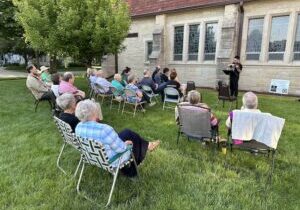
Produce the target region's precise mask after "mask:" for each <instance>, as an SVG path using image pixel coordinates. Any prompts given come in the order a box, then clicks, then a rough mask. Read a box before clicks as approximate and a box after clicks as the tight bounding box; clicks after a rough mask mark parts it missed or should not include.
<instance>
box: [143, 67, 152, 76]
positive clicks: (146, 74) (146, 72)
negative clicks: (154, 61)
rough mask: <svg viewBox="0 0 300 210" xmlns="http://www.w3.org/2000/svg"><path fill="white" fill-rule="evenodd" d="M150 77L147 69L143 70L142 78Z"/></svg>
mask: <svg viewBox="0 0 300 210" xmlns="http://www.w3.org/2000/svg"><path fill="white" fill-rule="evenodd" d="M150 76H151V72H150V70H149V69H145V70H144V77H150Z"/></svg>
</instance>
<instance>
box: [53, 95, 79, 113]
mask: <svg viewBox="0 0 300 210" xmlns="http://www.w3.org/2000/svg"><path fill="white" fill-rule="evenodd" d="M56 103H57V105H58V106H59V107H60V108H61V109H62V110H64V111H66V110H70V111H72V112H74V111H75V108H76V99H75V97H74V95H73V94H72V93H64V94H62V95H61V96H58V97H57V98H56Z"/></svg>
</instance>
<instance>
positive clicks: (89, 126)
mask: <svg viewBox="0 0 300 210" xmlns="http://www.w3.org/2000/svg"><path fill="white" fill-rule="evenodd" d="M98 112H99V110H98V106H97V105H96V103H95V102H94V101H92V100H89V99H87V100H84V101H80V102H79V103H78V104H77V107H76V110H75V115H76V116H77V117H78V119H79V120H80V121H81V122H80V123H79V124H78V125H77V127H76V129H75V133H76V135H78V136H80V137H82V138H89V139H93V140H95V141H99V142H100V143H102V144H103V145H104V147H105V150H106V154H107V156H108V158H112V157H113V156H115V155H116V154H118V153H122V152H124V151H125V150H126V148H127V145H131V144H132V146H133V154H134V157H135V159H136V163H137V164H140V163H141V162H142V161H143V160H144V158H145V156H146V153H147V151H148V150H149V151H153V150H154V149H155V148H157V146H158V145H159V143H160V141H154V142H148V141H146V140H144V139H143V138H142V137H141V136H139V135H138V134H137V133H135V132H133V131H131V130H129V129H125V130H123V131H122V132H120V133H119V134H118V133H117V132H116V131H115V130H114V129H113V128H112V127H111V126H109V125H106V124H102V123H98V122H97V117H98ZM129 158H130V153H129V152H127V153H126V155H125V157H124V158H123V162H125V161H127V160H128V159H129ZM122 172H123V173H124V175H126V176H129V177H133V176H136V175H137V171H136V168H135V166H134V164H132V165H131V166H130V167H129V168H124V169H122Z"/></svg>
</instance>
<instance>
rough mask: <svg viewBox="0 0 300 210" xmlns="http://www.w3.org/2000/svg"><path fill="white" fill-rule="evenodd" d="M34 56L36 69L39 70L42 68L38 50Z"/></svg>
mask: <svg viewBox="0 0 300 210" xmlns="http://www.w3.org/2000/svg"><path fill="white" fill-rule="evenodd" d="M34 54H35V61H36V63H35V65H36V67H37V68H38V69H39V68H40V55H39V52H38V51H37V50H36V51H34Z"/></svg>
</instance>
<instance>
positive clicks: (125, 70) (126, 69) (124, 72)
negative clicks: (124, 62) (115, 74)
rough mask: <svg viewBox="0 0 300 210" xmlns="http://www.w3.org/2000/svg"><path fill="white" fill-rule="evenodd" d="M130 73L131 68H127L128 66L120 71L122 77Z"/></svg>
mask: <svg viewBox="0 0 300 210" xmlns="http://www.w3.org/2000/svg"><path fill="white" fill-rule="evenodd" d="M130 71H131V68H129V67H128V66H126V67H125V69H124V70H123V71H122V75H123V74H129V72H130Z"/></svg>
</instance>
